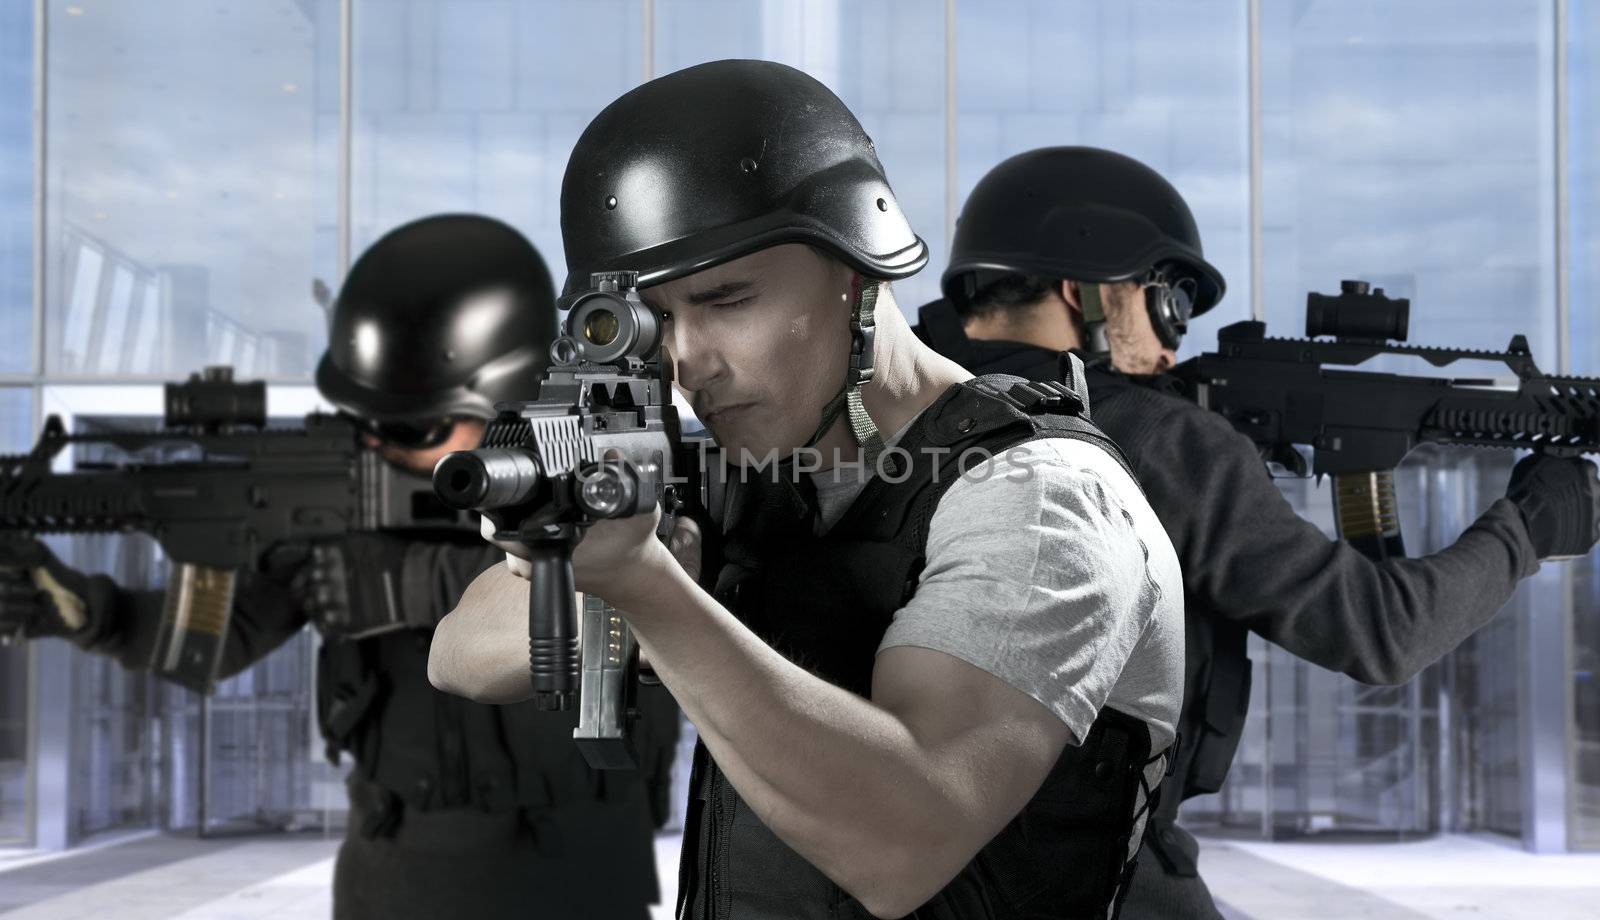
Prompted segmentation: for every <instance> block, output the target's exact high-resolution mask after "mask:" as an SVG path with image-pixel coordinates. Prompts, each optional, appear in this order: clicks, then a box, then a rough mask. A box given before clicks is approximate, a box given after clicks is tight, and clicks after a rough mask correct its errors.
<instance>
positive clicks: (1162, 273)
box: [1144, 263, 1199, 351]
mask: <svg viewBox="0 0 1600 920" xmlns="http://www.w3.org/2000/svg"><path fill="white" fill-rule="evenodd" d="M1176 269H1177V267H1176V266H1174V265H1172V264H1171V263H1163V264H1160V265H1157V266H1155V267H1154V268H1152V269H1150V273H1149V274H1148V275H1146V276H1145V280H1144V308H1145V311H1146V312H1147V313H1149V314H1150V325H1151V327H1152V328H1154V329H1155V331H1156V338H1158V339H1160V340H1161V344H1162V345H1165V346H1166V347H1168V348H1170V349H1172V350H1173V351H1177V350H1178V345H1179V344H1180V343H1181V342H1182V341H1183V335H1184V333H1186V332H1188V331H1189V317H1191V316H1193V315H1194V299H1195V294H1196V293H1197V292H1198V290H1199V284H1198V283H1197V282H1196V281H1195V279H1194V278H1193V277H1192V276H1190V275H1186V274H1183V273H1182V272H1180V271H1178V270H1176Z"/></svg>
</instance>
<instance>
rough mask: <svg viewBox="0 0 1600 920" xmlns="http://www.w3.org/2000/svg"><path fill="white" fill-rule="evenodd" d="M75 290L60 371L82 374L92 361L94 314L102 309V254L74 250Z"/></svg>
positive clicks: (87, 249)
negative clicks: (90, 343)
mask: <svg viewBox="0 0 1600 920" xmlns="http://www.w3.org/2000/svg"><path fill="white" fill-rule="evenodd" d="M72 258H74V259H75V263H74V264H73V268H72V287H71V288H70V289H69V290H70V293H69V295H68V300H67V319H66V332H65V334H64V335H63V337H62V338H63V342H62V346H61V365H62V367H61V369H62V370H63V371H66V372H68V373H71V372H74V371H77V372H82V371H84V370H85V369H86V365H87V364H88V358H89V336H90V335H91V334H92V333H93V331H94V326H95V322H94V320H95V310H96V309H97V308H98V307H99V305H100V266H101V264H102V263H104V261H105V258H104V257H103V256H101V255H100V252H99V250H96V249H94V248H92V247H90V246H87V245H82V244H80V245H79V246H77V247H75V248H74V251H73V254H72Z"/></svg>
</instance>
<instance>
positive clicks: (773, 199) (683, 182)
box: [430, 61, 1182, 920]
mask: <svg viewBox="0 0 1600 920" xmlns="http://www.w3.org/2000/svg"><path fill="white" fill-rule="evenodd" d="M561 222H562V236H563V239H564V242H565V245H566V253H567V262H568V265H569V268H570V271H571V274H570V275H569V277H568V281H567V289H568V290H569V291H572V290H576V289H579V288H582V287H587V285H588V280H589V276H590V273H591V272H600V271H634V272H638V278H639V284H640V293H641V296H642V297H643V298H644V299H645V300H646V302H647V303H649V304H650V305H651V306H652V307H654V308H655V309H657V310H658V311H660V312H661V314H662V316H663V318H664V319H665V327H664V333H663V334H664V341H665V349H666V351H667V352H668V354H669V356H670V357H671V359H672V362H673V365H674V368H675V371H676V375H677V378H676V379H677V382H678V384H679V385H680V386H681V388H682V390H683V391H684V393H685V395H687V396H688V397H689V398H690V399H691V401H692V403H693V405H694V408H695V411H696V414H697V415H698V416H699V417H700V418H701V420H703V421H704V422H705V423H706V424H707V427H708V428H709V429H710V431H711V433H712V434H713V435H714V436H715V438H716V440H717V442H718V443H719V444H720V445H721V447H722V448H723V450H724V451H725V452H727V453H728V454H729V455H731V456H732V457H733V458H734V459H735V460H737V461H739V462H740V463H741V464H743V465H744V466H745V469H746V471H748V466H749V465H750V464H751V463H753V462H757V461H758V459H759V458H764V457H766V456H768V455H769V454H771V455H773V456H780V457H782V456H787V457H791V459H792V463H789V462H786V463H785V464H784V465H783V466H782V467H781V468H779V469H778V470H777V472H778V473H779V474H780V475H777V476H776V477H771V476H769V475H768V473H766V472H763V473H761V474H759V475H756V474H754V473H752V474H751V475H750V476H747V477H745V478H744V480H743V481H739V482H735V483H734V497H733V499H732V501H731V503H730V504H729V505H728V507H727V509H726V511H725V515H724V517H723V519H722V527H723V531H724V532H723V534H722V538H723V547H724V550H725V553H724V555H725V557H726V564H725V565H722V566H720V568H719V577H718V578H717V579H716V586H715V594H714V595H713V594H711V593H707V592H706V591H704V590H702V589H701V588H700V586H699V584H697V582H696V579H695V577H694V576H695V575H696V574H698V572H699V568H700V566H701V564H702V560H700V559H699V554H698V551H697V548H696V546H695V544H694V541H693V532H692V531H691V530H690V528H689V527H687V526H685V527H684V528H683V530H681V531H679V532H678V533H677V535H676V537H675V540H676V541H677V546H676V550H677V553H678V554H677V556H676V558H675V556H674V555H671V554H669V551H668V549H666V548H665V547H664V546H663V544H662V543H661V542H660V541H659V540H657V539H656V538H655V535H654V532H655V526H656V524H655V520H654V519H653V516H652V515H640V516H638V517H636V518H631V519H618V520H607V521H601V522H599V523H597V524H595V525H593V526H592V527H590V528H589V529H588V531H587V533H586V535H585V536H584V538H583V540H582V542H580V543H579V544H578V546H577V548H576V551H575V553H574V556H573V571H574V576H575V578H576V581H577V584H578V587H579V589H580V590H585V591H592V592H594V593H596V594H599V595H600V596H602V597H604V598H605V599H606V600H607V601H609V602H611V603H612V604H613V606H615V607H617V608H618V609H619V610H621V611H623V612H624V614H625V615H626V616H627V618H628V620H629V622H630V623H631V625H632V626H633V628H634V631H635V633H636V634H637V636H638V638H639V641H640V644H641V646H642V648H643V649H644V651H645V653H646V654H647V655H648V657H649V660H650V663H651V665H652V666H653V667H654V669H655V672H656V674H657V675H659V676H660V678H661V679H662V680H663V682H664V683H665V684H666V686H667V687H668V688H670V689H671V690H672V691H673V695H674V696H675V697H676V698H677V699H678V701H679V702H680V704H681V705H682V706H683V707H684V710H685V712H686V713H687V715H688V716H689V718H690V719H691V720H692V721H693V722H694V724H695V725H696V727H697V728H698V729H699V734H700V739H701V741H702V745H701V747H700V749H699V751H698V755H697V758H696V764H697V769H696V771H695V775H694V777H693V779H692V780H691V784H692V786H693V789H694V792H693V797H692V799H691V802H690V805H689V816H690V817H689V823H688V828H687V830H686V832H685V839H684V850H683V857H682V866H683V869H682V874H681V876H682V882H681V883H680V906H681V908H682V914H681V915H682V916H686V917H692V918H696V920H700V918H714V917H739V918H763V917H796V918H824V917H828V918H865V917H867V916H868V915H869V914H870V915H871V916H880V917H898V916H902V915H905V914H908V913H911V912H913V911H915V912H916V915H917V916H918V917H923V918H937V920H954V918H977V917H992V916H1005V917H1011V916H1029V917H1040V918H1046V917H1048V918H1064V917H1095V918H1104V917H1106V916H1107V915H1108V913H1110V912H1111V910H1112V908H1113V904H1114V901H1115V899H1116V894H1117V891H1118V890H1119V888H1120V886H1121V884H1122V881H1123V877H1124V874H1125V871H1126V867H1127V864H1128V861H1129V859H1130V857H1131V856H1132V853H1133V851H1134V850H1135V849H1136V848H1137V846H1138V835H1139V829H1140V826H1141V824H1142V821H1143V815H1144V811H1145V809H1146V808H1147V806H1148V796H1147V790H1148V789H1149V788H1150V787H1151V786H1153V785H1154V784H1155V783H1157V782H1158V781H1159V777H1160V775H1161V773H1162V771H1163V769H1164V761H1165V751H1166V750H1167V749H1168V747H1169V745H1170V744H1171V742H1172V738H1173V732H1172V727H1171V720H1172V719H1173V718H1175V716H1176V714H1177V711H1178V704H1179V699H1178V690H1179V688H1178V683H1179V681H1180V680H1181V676H1182V660H1181V654H1182V650H1181V644H1180V643H1181V641H1182V639H1181V632H1180V631H1181V629H1182V610H1181V609H1180V607H1179V606H1178V598H1179V592H1180V584H1181V582H1180V577H1179V574H1178V571H1177V563H1176V560H1175V559H1174V557H1173V554H1172V550H1171V547H1170V545H1169V544H1168V542H1167V539H1166V536H1165V534H1164V533H1163V532H1162V531H1161V528H1160V524H1159V522H1158V521H1157V520H1156V519H1155V516H1154V514H1153V513H1152V512H1151V510H1150V508H1149V506H1148V504H1147V503H1146V502H1145V501H1144V499H1143V497H1142V496H1141V495H1140V494H1139V491H1138V488H1137V486H1136V485H1135V483H1134V481H1133V478H1132V476H1131V475H1130V474H1129V473H1128V472H1127V471H1126V470H1125V469H1124V467H1123V466H1122V464H1121V462H1120V461H1119V459H1118V457H1117V453H1116V449H1115V447H1113V446H1111V445H1110V442H1109V441H1107V440H1106V439H1105V438H1104V436H1103V435H1101V434H1100V433H1099V432H1098V431H1097V430H1095V429H1094V427H1093V426H1092V425H1090V424H1089V423H1088V422H1087V420H1086V419H1085V418H1084V412H1083V408H1084V407H1083V404H1082V400H1081V394H1079V393H1076V392H1075V391H1067V390H1064V389H1063V390H1050V391H1048V392H1044V391H1038V392H1036V391H1034V390H1032V389H1030V388H1029V387H1030V385H1029V384H1027V383H1026V382H1025V381H1022V380H1020V379H1016V378H1006V377H993V378H978V379H976V380H974V379H972V378H971V375H970V374H968V373H966V372H965V371H963V370H962V369H961V368H959V367H957V366H955V365H954V364H953V363H951V362H949V361H947V360H945V359H943V358H940V357H939V356H938V355H936V354H934V353H933V352H932V351H930V350H929V349H928V348H927V347H926V346H924V345H922V344H921V343H920V342H918V341H917V340H916V339H915V337H914V336H912V334H911V330H910V327H909V326H908V324H907V323H906V321H905V319H904V318H903V317H902V315H901V314H900V311H899V309H898V308H897V307H896V306H895V305H894V300H893V294H892V292H891V290H890V287H889V284H888V282H889V281H891V280H894V279H898V278H904V277H907V276H909V275H911V274H912V273H914V272H916V271H917V270H918V269H920V268H921V267H922V266H923V264H924V262H925V261H926V259H927V250H926V247H925V246H924V244H923V242H922V240H921V239H919V238H918V237H917V236H916V234H915V233H914V232H913V231H912V229H911V227H910V225H909V223H908V222H907V220H906V218H905V216H904V215H903V213H902V212H901V210H900V208H899V206H898V204H897V203H896V201H895V197H894V193H893V192H892V191H891V190H890V188H889V184H888V181H887V179H886V178H885V176H884V174H883V169H882V166H881V165H880V164H879V162H878V158H877V155H876V154H875V152H874V151H873V147H872V143H871V141H870V139H868V137H867V136H866V134H865V132H863V131H862V129H861V126H860V124H859V123H858V122H857V121H856V118H855V116H854V115H853V114H851V112H850V111H849V110H848V109H847V108H845V106H844V104H843V103H841V102H840V101H839V99H838V98H837V97H836V96H834V95H833V93H831V92H829V91H828V89H827V88H826V87H824V86H823V85H822V84H820V83H818V82H817V81H816V80H814V79H812V78H810V77H808V76H806V75H805V74H803V73H801V72H799V71H797V70H794V69H792V68H789V67H785V66H783V65H780V64H774V63H770V62H764V61H718V62H713V63H709V64H703V65H700V66H697V67H691V68H689V69H687V70H683V71H679V72H677V73H674V74H670V75H668V76H665V77H661V78H659V79H656V80H652V81H651V82H649V83H646V84H644V85H642V86H640V87H638V88H636V89H634V90H632V91H631V92H629V93H627V94H625V95H624V96H622V97H621V98H620V99H618V100H617V101H615V102H613V103H612V104H611V105H610V106H609V107H607V108H606V109H605V110H604V111H603V112H601V113H600V115H599V116H597V117H596V118H595V119H594V121H592V122H591V123H590V124H589V126H588V128H587V129H586V130H585V131H584V133H583V135H582V136H581V137H580V139H579V141H578V144H577V146H576V148H575V149H574V151H573V154H572V158H571V160H570V161H569V162H568V164H567V172H566V180H565V183H564V185H563V188H562V200H561ZM1019 387H1020V389H1019ZM986 452H987V453H988V454H989V455H991V456H992V457H993V459H992V460H991V461H989V462H985V461H984V460H983V457H984V454H985V453H986ZM805 469H814V470H819V472H817V473H815V474H813V475H807V474H806V473H805V472H804V470H805ZM783 474H787V475H783ZM963 474H965V475H963ZM730 475H732V474H731V473H730ZM773 479H776V481H772V480H773ZM1039 560H1050V565H1049V566H1048V567H1044V566H1040V565H1037V564H1036V562H1037V561H1039ZM527 593H528V586H527V584H526V582H522V581H520V580H518V579H516V578H515V576H514V575H507V574H506V572H505V571H504V570H500V569H495V570H491V571H490V572H489V573H486V574H485V575H484V576H483V577H481V578H480V579H479V580H478V581H476V582H474V584H473V586H472V587H471V588H469V589H468V591H467V593H466V595H465V596H464V597H463V599H462V602H461V604H460V605H459V606H458V607H457V608H456V610H455V611H453V612H452V613H451V614H450V615H449V616H448V617H447V618H446V619H445V620H444V622H442V623H441V624H440V627H439V634H438V637H437V639H436V640H435V648H434V655H433V661H432V662H431V664H432V668H431V670H430V676H432V677H433V678H434V679H435V681H436V683H438V684H440V685H442V686H445V687H448V688H450V689H453V690H456V691H458V692H463V693H466V694H468V695H472V696H474V697H475V698H489V699H497V698H503V697H501V696H500V694H499V693H498V691H497V687H498V677H499V674H500V673H501V672H509V673H515V672H516V670H517V669H518V668H526V662H525V661H522V662H519V661H517V660H515V659H512V660H509V661H507V660H504V658H503V656H502V655H501V650H503V649H505V648H506V646H507V644H508V643H511V642H512V641H513V640H514V638H515V637H517V636H519V635H520V636H525V635H526V630H527V617H526V613H525V612H523V611H524V610H525V606H524V605H525V604H526V603H527V601H526V597H527Z"/></svg>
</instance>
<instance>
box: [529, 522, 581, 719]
mask: <svg viewBox="0 0 1600 920" xmlns="http://www.w3.org/2000/svg"><path fill="white" fill-rule="evenodd" d="M527 546H528V551H529V556H528V563H529V566H530V568H531V571H530V572H529V574H528V673H529V676H530V677H531V678H532V679H533V704H534V706H535V708H538V709H543V710H557V709H572V708H573V707H574V706H576V705H577V693H578V664H579V660H578V611H577V599H576V598H575V597H574V594H575V593H576V588H575V586H574V584H573V578H572V544H571V542H569V540H568V539H567V537H566V536H565V534H563V536H561V537H558V538H555V537H553V538H548V539H539V540H536V541H533V542H530V543H528V544H527Z"/></svg>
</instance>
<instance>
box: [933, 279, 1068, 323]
mask: <svg viewBox="0 0 1600 920" xmlns="http://www.w3.org/2000/svg"><path fill="white" fill-rule="evenodd" d="M1059 283H1060V282H1058V281H1054V280H1052V279H1050V278H1046V277H1045V276H1043V275H1023V274H1018V275H1006V276H1004V277H1002V278H1000V279H999V280H996V281H991V282H989V283H988V284H985V285H984V286H983V287H980V288H978V290H977V292H976V293H974V294H973V295H972V296H971V297H968V298H956V303H955V308H956V315H958V316H960V317H961V318H962V319H963V320H972V319H982V318H984V317H988V316H993V315H995V314H997V313H1000V312H1003V311H1008V310H1013V309H1015V308H1017V307H1031V306H1033V305H1034V304H1036V303H1038V302H1039V301H1041V300H1044V299H1045V298H1046V297H1048V296H1049V295H1050V292H1051V291H1052V290H1054V289H1055V288H1056V285H1057V284H1059Z"/></svg>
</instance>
